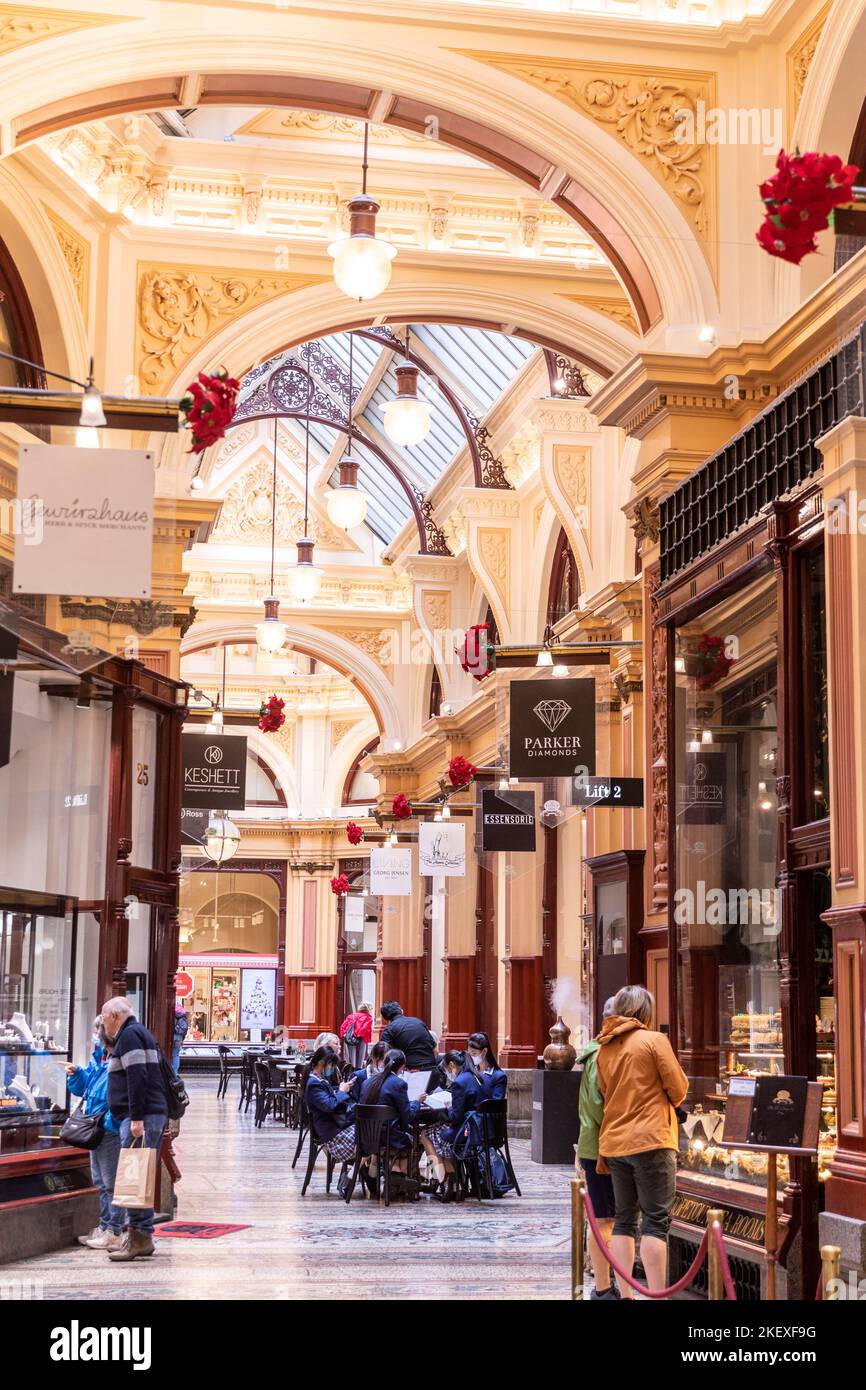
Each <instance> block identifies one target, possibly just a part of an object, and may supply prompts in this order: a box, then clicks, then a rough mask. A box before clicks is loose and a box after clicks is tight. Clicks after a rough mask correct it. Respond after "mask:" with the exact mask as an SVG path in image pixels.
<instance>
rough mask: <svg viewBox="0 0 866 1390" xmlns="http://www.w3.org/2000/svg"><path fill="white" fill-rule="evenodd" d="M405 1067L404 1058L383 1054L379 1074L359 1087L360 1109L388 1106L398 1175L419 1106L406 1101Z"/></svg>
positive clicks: (391, 1052) (396, 1050) (394, 1053)
mask: <svg viewBox="0 0 866 1390" xmlns="http://www.w3.org/2000/svg"><path fill="white" fill-rule="evenodd" d="M405 1066H406V1054H405V1053H404V1052H401V1051H400V1050H399V1048H396V1047H392V1048H391V1049H390V1050H389V1051H388V1052H386V1053H385V1065H384V1067H383V1068H382V1070H381V1071H380V1072H378V1073H377V1074H376V1075H375V1076H371V1078H370V1080H369V1081H367V1082H365V1083H364V1085H363V1086H362V1087H361V1104H362V1105H387V1107H388V1109H389V1110H390V1111H391V1114H392V1116H393V1118H392V1120H391V1152H392V1154H397V1155H398V1161H397V1163H396V1164H395V1167H396V1168H397V1169H398V1170H399V1171H400V1172H403V1171H405V1168H406V1163H405V1158H403V1157H402V1155H405V1154H407V1153H408V1151H409V1149H410V1148H411V1146H412V1136H411V1133H410V1130H411V1126H412V1119H413V1116H415V1115H417V1113H418V1105H419V1102H418V1101H417V1100H410V1099H409V1087H408V1086H407V1085H406V1082H405V1081H404V1080H403V1077H402V1075H401V1072H402V1071H403V1069H404V1068H405Z"/></svg>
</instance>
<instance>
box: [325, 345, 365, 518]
mask: <svg viewBox="0 0 866 1390" xmlns="http://www.w3.org/2000/svg"><path fill="white" fill-rule="evenodd" d="M354 341H355V338H354V335H353V334H352V333H350V334H349V441H348V453H347V454H346V456H345V458H343V459H341V460H340V482H339V484H338V486H337V487H331V488H328V495H327V497H326V498H325V505H326V506H327V508H328V517H329V519H330V521H331V524H332V525H333V526H339V527H341V528H342V529H343V530H344V531H351V530H352V529H353V527H355V526H360V525H361V522H362V521H363V520H364V518H365V517H366V515H367V498H366V496H365V495H364V493H363V492H361V490H360V488H359V487H358V469H359V467H360V464H359V463H358V460H357V459H353V458H352V407H353V405H354V400H353V391H354V376H353V370H352V367H353V362H352V347H353V344H354Z"/></svg>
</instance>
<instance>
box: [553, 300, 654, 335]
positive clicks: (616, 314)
mask: <svg viewBox="0 0 866 1390" xmlns="http://www.w3.org/2000/svg"><path fill="white" fill-rule="evenodd" d="M562 297H563V299H568V300H570V301H571V303H572V304H579V305H580V306H581V307H582V308H584V309H591V310H592V311H593V313H596V314H603V315H604V316H605V318H608V319H613V321H614V323H619V324H622V326H623V328H627V329H628V330H629V331H630V332H631V333H640V328H639V327H638V324H637V320H636V319H635V316H634V311H633V310H632V307H631V305H630V304H629V302H628V300H627V299H610V298H608V297H606V296H593V295H586V294H564V295H563V296H562Z"/></svg>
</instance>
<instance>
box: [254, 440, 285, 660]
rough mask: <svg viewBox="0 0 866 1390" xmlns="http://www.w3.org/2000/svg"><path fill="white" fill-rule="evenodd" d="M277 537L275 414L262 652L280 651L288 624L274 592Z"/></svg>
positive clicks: (259, 628)
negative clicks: (268, 572)
mask: <svg viewBox="0 0 866 1390" xmlns="http://www.w3.org/2000/svg"><path fill="white" fill-rule="evenodd" d="M276 538H277V417H276V416H274V477H273V483H272V485H271V592H270V593H269V594H268V597H267V598H266V599H265V616H264V617H263V618H262V619H261V621H260V622H258V623H256V644H257V646H258V649H259V651H260V652H270V653H273V652H278V651H279V650H280V648H281V647H282V646H283V645H284V643H285V640H286V625H285V623H281V622H280V601H279V599H278V598H277V596H276V594H275V593H274V550H275V547H276V543H277V541H276Z"/></svg>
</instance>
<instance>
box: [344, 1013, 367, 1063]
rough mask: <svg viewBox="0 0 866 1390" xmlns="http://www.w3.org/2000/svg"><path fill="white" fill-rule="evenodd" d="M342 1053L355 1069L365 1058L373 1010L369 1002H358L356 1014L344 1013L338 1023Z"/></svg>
mask: <svg viewBox="0 0 866 1390" xmlns="http://www.w3.org/2000/svg"><path fill="white" fill-rule="evenodd" d="M340 1037H341V1038H342V1039H343V1055H344V1056H345V1058H346V1061H347V1062H351V1064H352V1066H353V1067H355V1068H356V1069H357V1068H358V1067H362V1066H363V1065H364V1063H365V1062H366V1060H367V1048H368V1047H369V1046H370V1043H371V1042H372V1039H373V1010H372V1009H371V1007H370V1005H369V1004H359V1005H358V1012H357V1013H356V1014H346V1017H345V1018H344V1019H343V1022H342V1023H341V1024H340Z"/></svg>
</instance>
